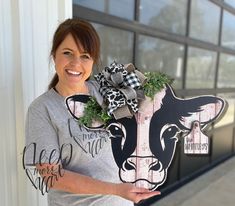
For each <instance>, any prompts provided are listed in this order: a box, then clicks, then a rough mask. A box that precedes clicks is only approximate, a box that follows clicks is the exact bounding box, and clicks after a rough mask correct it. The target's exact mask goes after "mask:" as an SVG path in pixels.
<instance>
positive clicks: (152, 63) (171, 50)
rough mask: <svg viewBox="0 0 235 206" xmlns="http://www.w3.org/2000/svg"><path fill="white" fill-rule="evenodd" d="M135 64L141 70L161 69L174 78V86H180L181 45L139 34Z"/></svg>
mask: <svg viewBox="0 0 235 206" xmlns="http://www.w3.org/2000/svg"><path fill="white" fill-rule="evenodd" d="M137 47H138V52H137V57H136V65H137V67H138V68H139V69H140V70H142V71H161V72H164V73H166V74H168V75H169V76H170V77H172V78H174V79H175V81H174V85H173V87H174V88H182V67H183V55H184V47H183V45H180V44H176V43H172V42H168V41H164V40H161V39H157V38H153V37H147V36H142V35H140V36H139V38H138V46H137Z"/></svg>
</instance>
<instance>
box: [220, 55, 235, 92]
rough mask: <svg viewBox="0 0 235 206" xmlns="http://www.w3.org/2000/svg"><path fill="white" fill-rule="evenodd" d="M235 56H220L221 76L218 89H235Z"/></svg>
mask: <svg viewBox="0 0 235 206" xmlns="http://www.w3.org/2000/svg"><path fill="white" fill-rule="evenodd" d="M234 73H235V56H233V55H228V54H221V55H220V64H219V75H218V84H217V87H219V88H223V87H225V88H226V87H235V75H234Z"/></svg>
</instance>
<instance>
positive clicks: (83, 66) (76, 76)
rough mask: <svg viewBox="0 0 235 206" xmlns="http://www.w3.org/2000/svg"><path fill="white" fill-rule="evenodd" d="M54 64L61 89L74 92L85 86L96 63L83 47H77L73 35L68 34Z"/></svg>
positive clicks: (59, 48)
mask: <svg viewBox="0 0 235 206" xmlns="http://www.w3.org/2000/svg"><path fill="white" fill-rule="evenodd" d="M54 62H55V69H56V73H57V74H58V77H59V82H58V84H60V87H61V88H65V89H73V90H76V89H78V88H79V87H83V86H84V83H85V81H86V80H87V79H88V78H89V77H90V75H91V72H92V67H93V63H94V61H93V59H92V57H91V56H90V54H88V53H87V51H84V49H83V47H82V46H80V47H79V48H78V47H77V45H76V42H75V40H74V38H73V36H72V35H71V34H68V35H67V36H66V38H65V39H64V41H62V43H61V44H60V46H59V47H58V48H57V50H56V53H55V56H54Z"/></svg>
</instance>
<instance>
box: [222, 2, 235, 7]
mask: <svg viewBox="0 0 235 206" xmlns="http://www.w3.org/2000/svg"><path fill="white" fill-rule="evenodd" d="M224 2H225V3H227V4H229V5H230V6H233V7H235V1H234V0H224Z"/></svg>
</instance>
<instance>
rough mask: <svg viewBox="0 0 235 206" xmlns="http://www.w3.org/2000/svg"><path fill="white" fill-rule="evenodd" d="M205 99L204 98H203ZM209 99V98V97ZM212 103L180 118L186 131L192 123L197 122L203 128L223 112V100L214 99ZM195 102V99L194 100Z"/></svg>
mask: <svg viewBox="0 0 235 206" xmlns="http://www.w3.org/2000/svg"><path fill="white" fill-rule="evenodd" d="M205 98H206V97H205ZM210 98H211V97H210ZM214 98H215V99H216V101H215V102H214V103H208V104H204V105H201V106H200V107H199V108H198V111H196V112H190V113H189V114H188V115H187V116H182V117H181V120H180V122H181V123H182V124H183V125H184V126H185V127H186V128H188V129H190V128H191V125H192V122H195V121H198V122H200V124H201V125H202V127H204V126H205V125H206V124H208V123H209V122H212V121H215V120H216V119H217V118H218V117H219V116H220V115H221V114H222V111H223V110H224V107H225V102H224V100H223V99H221V98H218V97H214ZM195 100H196V98H195Z"/></svg>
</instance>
